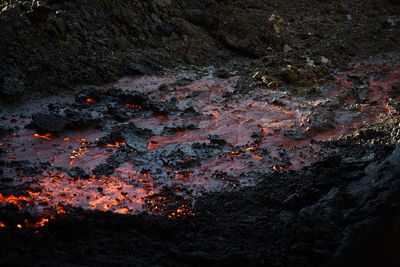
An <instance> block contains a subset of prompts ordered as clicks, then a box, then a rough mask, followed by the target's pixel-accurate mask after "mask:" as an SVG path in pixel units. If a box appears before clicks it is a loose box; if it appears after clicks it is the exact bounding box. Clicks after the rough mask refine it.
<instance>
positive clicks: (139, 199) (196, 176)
mask: <svg viewBox="0 0 400 267" xmlns="http://www.w3.org/2000/svg"><path fill="white" fill-rule="evenodd" d="M389 63H390V62H388V63H387V64H386V63H385V65H381V66H379V65H378V64H372V65H371V64H367V63H358V64H355V66H354V68H353V69H352V70H350V71H346V72H340V73H337V74H336V75H335V79H336V82H335V83H334V84H331V85H329V86H326V87H321V92H322V93H321V95H315V96H305V95H304V96H303V95H293V96H292V95H290V94H288V93H287V92H285V91H284V90H283V89H282V90H281V89H276V88H275V89H271V88H256V89H254V90H253V91H251V92H250V93H248V94H245V95H240V96H234V97H232V98H230V97H229V95H230V94H229V93H232V92H234V90H235V89H234V86H235V84H236V83H237V81H238V80H239V77H231V78H229V79H217V78H210V77H206V78H202V79H200V80H197V81H194V82H192V83H191V84H189V85H187V86H184V85H179V86H178V85H174V83H175V82H176V81H177V80H178V79H179V78H182V77H184V76H185V75H187V74H188V73H187V72H181V73H177V72H170V73H167V74H165V75H159V76H143V77H139V78H134V79H130V78H125V79H122V80H121V81H120V82H119V83H118V84H117V86H118V87H120V88H122V89H125V90H137V91H140V92H142V93H146V94H147V95H148V96H149V97H152V98H155V99H165V100H171V99H172V98H175V99H177V101H179V102H182V103H183V104H185V101H187V99H190V102H189V104H190V106H192V107H193V108H194V109H195V110H196V111H198V112H200V113H201V114H202V115H200V116H192V117H190V116H188V117H185V116H174V115H169V116H166V115H153V116H150V115H149V116H147V117H139V118H136V119H134V120H133V122H134V123H135V124H136V125H138V126H141V127H144V128H152V129H160V128H162V127H166V128H168V127H169V128H173V127H174V126H176V125H190V124H194V125H195V126H196V128H191V129H190V130H179V131H176V132H173V133H171V134H169V133H168V134H165V135H156V136H153V137H151V138H150V140H149V142H148V144H147V149H148V150H149V151H151V152H153V151H154V153H157V152H160V153H161V152H162V150H161V149H162V148H164V147H166V146H168V145H172V144H193V143H197V142H198V143H200V144H206V145H209V144H210V143H211V141H210V140H211V139H210V136H215V135H217V136H219V137H220V138H221V139H223V140H225V141H226V142H227V144H226V146H224V148H223V149H222V148H221V151H222V152H221V153H220V154H216V155H214V156H212V157H211V156H210V158H206V159H205V160H202V161H201V162H198V164H195V165H193V166H191V167H187V168H186V167H185V168H179V167H178V166H177V167H176V169H175V168H172V167H171V169H168V168H166V170H168V171H169V173H170V174H169V176H168V177H157V175H155V174H153V173H151V172H149V173H147V172H146V173H140V172H138V171H137V169H136V168H137V166H138V165H135V164H137V163H135V162H133V160H132V162H125V163H123V164H121V165H120V166H119V167H118V168H116V169H115V170H114V173H113V174H111V175H109V176H97V175H95V174H94V173H93V172H92V171H93V169H94V168H95V167H96V166H98V165H99V164H101V163H106V162H107V159H108V157H110V156H111V155H113V154H114V153H115V152H116V151H118V149H123V148H125V149H126V147H127V145H126V143H125V142H124V141H122V140H119V141H120V142H115V143H109V144H103V145H101V146H100V145H97V144H96V140H97V139H98V138H99V137H101V136H102V135H104V134H105V133H104V132H101V131H95V130H90V131H86V132H84V131H82V132H76V133H72V132H68V133H65V135H63V136H53V135H51V134H44V135H39V134H37V133H34V132H32V131H30V130H26V129H24V130H21V131H19V132H18V133H15V134H14V135H12V136H11V137H10V138H8V139H5V140H4V142H3V141H1V145H2V148H5V149H7V152H6V153H5V155H4V156H5V158H6V159H8V161H21V160H29V161H30V162H33V163H41V162H49V163H50V164H51V165H53V166H56V167H62V168H67V169H68V168H71V167H72V166H73V167H81V168H82V169H83V170H84V171H86V172H87V174H88V177H85V178H84V177H75V178H72V177H70V176H69V175H67V174H66V172H65V171H54V172H50V171H46V172H44V173H43V174H42V175H41V176H38V177H24V176H23V175H22V174H18V173H16V174H13V176H12V177H13V178H14V180H13V183H15V184H18V183H21V184H23V183H26V182H30V183H32V184H35V185H37V186H38V187H39V188H41V189H42V190H40V191H28V190H26V191H25V192H24V193H23V194H20V195H6V194H1V193H0V203H12V204H15V205H16V206H17V207H18V208H20V209H23V208H24V207H26V206H35V207H37V209H38V210H39V213H40V212H41V214H47V215H46V216H47V217H46V216H43V217H42V218H41V219H40V220H38V221H34V222H24V223H22V222H21V223H20V224H18V225H19V226H17V227H19V228H23V227H40V226H45V225H46V224H47V223H49V220H51V218H52V217H51V216H50V215H49V214H51V212H50V213H45V212H44V210H46V209H51V208H52V209H54V210H55V211H56V212H55V213H56V214H65V213H68V209H67V208H65V207H78V208H83V209H90V210H100V211H111V212H115V213H120V214H134V213H137V212H139V211H143V210H146V209H147V210H148V211H150V212H153V213H163V212H167V208H168V207H169V206H170V205H171V204H174V205H176V206H177V208H176V209H175V210H174V211H172V212H170V211H168V214H167V216H168V217H170V218H174V217H183V216H191V215H194V213H193V211H192V210H191V207H190V205H188V204H186V203H180V202H179V201H177V200H171V199H169V198H167V197H164V196H158V195H157V194H158V193H160V190H161V188H162V187H163V186H164V185H165V184H169V185H173V186H176V188H181V187H183V188H186V189H188V190H189V191H190V192H191V193H190V194H191V195H190V196H189V197H195V196H196V194H198V193H202V192H205V191H217V190H235V188H237V187H239V186H241V185H246V184H251V182H249V181H244V180H243V179H242V176H243V175H242V174H243V173H247V172H249V171H260V172H262V171H274V172H275V171H276V172H281V171H286V170H288V169H300V168H302V167H303V166H306V165H309V164H311V163H312V162H313V161H315V160H318V159H320V158H321V157H323V156H324V155H325V154H326V152H327V151H326V150H323V149H322V148H321V145H320V144H318V143H316V142H315V141H324V140H328V139H331V138H337V137H339V136H341V135H344V134H348V133H351V132H353V131H355V130H357V129H360V128H362V127H366V126H368V125H371V124H373V123H375V122H377V120H378V119H379V117H380V116H383V115H385V114H386V113H388V112H390V111H391V108H390V106H389V105H388V103H387V93H388V90H389V89H390V88H391V87H392V86H393V85H395V84H398V83H400V64H399V63H396V64H391V65H390V64H389ZM392 65H393V66H392ZM374 72H387V75H385V76H384V78H382V77H380V78H376V77H375V76H374ZM350 75H353V76H354V75H359V76H360V77H361V76H362V75H364V76H365V77H368V78H367V79H369V80H367V81H365V82H366V84H367V85H366V87H365V89H363V90H361V89H360V90H358V91H357V93H351V89H352V88H353V87H354V86H357V85H356V83H355V82H353V81H352V80H351V78H350ZM364 76H362V77H364ZM163 84H167V85H168V86H166V87H165V86H162V85H163ZM160 86H162V90H161V89H159V88H160ZM165 88H166V89H165ZM194 92H195V94H194ZM227 95H228V96H227ZM89 100H90V101H89ZM92 100H93V99H87V101H86V102H88V103H95V102H96V101H95V100H93V101H94V102H93V101H92ZM274 100H275V101H274ZM276 101H279V102H281V104H279V105H277V104H274V103H276ZM335 101H336V102H335ZM186 104H187V103H186ZM189 104H188V105H189ZM125 107H126V108H134V109H141V108H142V107H141V106H138V105H131V104H125ZM138 112H141V111H139V110H138ZM160 132H161V131H160ZM128 143H129V142H128ZM221 146H222V145H221ZM157 150H158V151H157ZM128 151H129V150H128ZM131 151H132V153H135V154H136V155H138V154H139V152H138V151H136V150H134V149H131ZM142 153H143V152H142ZM195 160H196V159H195V158H193V157H191V156H187V157H186V158H184V159H182V161H183V163H187V162H189V163H190V162H195ZM151 171H152V170H151ZM178 193H180V192H178ZM182 194H184V193H182ZM153 196H154V197H153ZM151 197H153V198H151ZM145 205H147V208H145ZM6 226H7V227H8V225H6V224H5V222H0V227H6ZM14 227H15V225H14Z"/></svg>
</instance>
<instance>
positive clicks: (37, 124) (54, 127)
mask: <svg viewBox="0 0 400 267" xmlns="http://www.w3.org/2000/svg"><path fill="white" fill-rule="evenodd" d="M67 124H68V121H67V120H65V119H63V118H60V117H56V116H54V115H51V114H47V113H36V114H33V115H32V123H31V125H32V126H33V127H34V128H35V129H36V130H37V131H39V132H44V133H49V132H50V133H56V132H60V131H61V130H62V129H63V128H64V127H65V126H66V125H67Z"/></svg>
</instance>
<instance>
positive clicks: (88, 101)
mask: <svg viewBox="0 0 400 267" xmlns="http://www.w3.org/2000/svg"><path fill="white" fill-rule="evenodd" d="M86 103H97V101H96V100H94V99H93V98H88V99H86Z"/></svg>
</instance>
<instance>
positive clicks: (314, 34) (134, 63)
mask: <svg viewBox="0 0 400 267" xmlns="http://www.w3.org/2000/svg"><path fill="white" fill-rule="evenodd" d="M0 6H1V8H2V11H1V13H0V29H1V30H0V39H1V41H0V94H1V101H2V104H1V110H0V111H1V114H2V118H1V119H2V125H1V128H0V130H1V133H0V134H1V138H2V140H7V142H8V140H11V139H13V138H14V137H13V135H12V134H13V133H16V132H18V131H20V130H23V128H24V127H25V123H24V122H25V121H30V120H31V116H32V115H33V116H32V122H31V124H30V125H29V126H27V130H28V131H29V128H31V129H33V130H34V131H36V132H37V134H38V135H40V138H42V139H45V140H47V139H57V138H61V137H60V136H62V134H63V133H66V132H68V131H74V130H77V129H78V130H82V129H85V130H87V129H89V130H92V129H93V131H94V130H101V131H104V132H106V133H107V134H106V135H105V137H104V138H102V139H100V140H97V141H93V143H90V142H89V143H87V144H84V146H85V147H86V146H87V147H90V148H93V149H97V150H99V151H100V152H101V153H103V154H108V153H111V154H112V155H111V156H110V157H108V160H107V162H106V163H103V164H98V165H97V167H96V170H93V173H95V174H96V175H103V176H107V175H110V174H112V173H113V172H114V171H115V170H116V169H118V168H119V167H120V165H122V164H123V163H124V162H125V161H126V160H127V158H128V159H129V158H130V157H132V158H131V159H132V160H141V161H142V162H146V159H148V158H157V160H158V161H159V162H161V163H159V164H160V166H163V167H166V168H172V167H176V166H178V167H180V168H181V169H182V170H187V169H191V168H195V167H196V166H197V165H198V164H200V163H201V160H202V159H204V158H205V157H207V156H209V157H214V156H215V157H216V156H217V155H222V154H224V155H225V154H229V153H231V152H232V147H230V146H229V145H230V144H233V141H230V140H229V138H225V139H224V138H221V137H219V136H216V135H214V136H210V137H209V138H208V140H207V144H205V145H204V144H203V145H196V144H191V145H190V146H189V145H187V146H185V145H177V147H178V148H179V151H178V149H177V148H176V147H173V148H172V150H171V151H168V149H170V147H169V146H166V148H165V149H164V150H162V154H163V155H168V156H166V157H165V158H166V159H165V160H166V161H165V162H164V161H163V159H162V157H160V155H155V154H154V155H153V154H151V153H152V152H148V150H149V151H151V150H150V149H149V144H153V145H156V144H159V143H160V139H154V138H155V137H157V136H158V135H160V134H162V135H164V136H173V135H174V134H176V133H177V132H181V131H185V130H189V131H196V130H198V127H199V125H197V124H196V123H194V124H192V125H191V124H182V125H178V126H179V127H178V126H176V125H175V127H172V128H171V127H169V126H168V125H167V126H164V127H163V128H162V132H161V133H158V132H154V129H150V128H149V129H148V128H146V127H138V126H137V125H136V123H135V124H134V123H131V122H128V120H129V119H131V118H135V117H137V116H139V114H141V113H143V114H144V113H146V114H148V117H154V116H161V118H163V116H182V117H184V118H189V119H188V120H190V119H191V118H194V117H196V116H199V110H198V108H197V109H196V107H195V103H197V102H195V99H196V97H199V96H200V97H201V95H198V94H197V93H196V94H192V95H184V96H185V98H186V99H189V101H190V99H193V103H191V104H190V107H189V108H188V107H187V106H184V107H183V106H180V105H178V104H177V103H178V102H177V100H175V99H172V100H171V99H167V100H165V101H164V100H163V101H162V100H161V99H160V98H158V97H159V96H163V95H166V96H167V98H168V94H169V93H171V94H173V93H174V92H172V91H169V90H172V89H174V88H178V87H179V88H180V87H182V88H184V87H185V86H186V85H190V84H191V83H192V82H196V80H197V79H199V77H200V78H201V77H202V75H203V76H205V75H207V74H208V72H211V73H213V74H214V76H217V77H219V79H222V80H223V79H229V78H230V77H233V76H234V75H237V76H240V77H241V78H240V80H239V81H238V83H237V85H236V87H235V88H234V90H233V91H232V92H228V93H227V94H226V95H224V96H223V97H224V98H225V99H227V100H229V101H232V100H235V99H245V98H246V97H249V96H251V97H253V96H254V98H256V97H257V94H258V92H259V91H257V90H258V89H257V88H264V90H277V91H273V92H278V93H279V92H285V91H289V92H290V94H291V96H298V97H304V98H312V97H314V96H319V95H321V94H323V93H324V92H321V91H320V90H321V88H325V87H324V86H325V85H327V84H329V83H331V82H333V81H334V80H335V79H337V77H336V78H335V77H334V76H333V75H334V74H337V72H338V71H339V70H340V71H346V70H349V71H350V72H348V73H346V74H344V75H345V76H344V77H345V79H344V80H343V84H342V87H343V88H345V89H346V90H345V92H346V94H335V98H334V99H333V100H332V102H329V103H328V104H329V105H330V106H329V108H331V109H333V110H335V109H339V107H340V106H348V107H350V106H351V107H352V108H353V109H354V110H357V112H358V113H357V114H358V115H357V116H359V115H360V114H361V115H362V114H363V113H362V112H365V110H367V111H368V109H371V110H373V111H374V112H375V111H376V112H377V113H374V112H372V111H371V112H370V113H368V114H369V116H371V114H372V115H373V114H376V115H377V116H378V115H382V114H383V115H382V116H381V117H380V119H378V120H376V121H374V125H369V126H368V127H367V128H365V127H359V128H358V127H354V128H353V129H352V130H353V131H351V132H343V134H344V135H341V136H339V137H337V136H334V137H335V138H334V139H332V140H328V139H327V140H324V141H323V142H320V143H319V145H321V146H322V147H324V148H325V149H326V150H327V151H330V152H329V153H327V154H324V155H320V156H321V158H320V160H318V161H316V162H314V163H312V164H311V165H310V166H306V167H304V168H302V169H300V170H286V167H285V168H283V167H282V169H281V170H280V168H279V165H276V166H275V165H271V168H269V169H267V170H266V171H257V172H247V173H244V174H243V176H244V177H245V178H246V177H247V178H248V179H253V180H256V181H257V184H256V185H255V186H250V187H242V188H240V189H238V190H233V191H232V189H233V185H234V184H235V183H237V182H238V181H237V179H236V178H235V177H228V176H226V174H220V173H217V174H218V175H216V177H213V179H224V180H223V181H224V183H226V184H227V185H228V190H225V192H214V193H209V194H206V195H204V196H203V197H197V198H196V202H195V205H193V202H192V201H187V200H186V199H185V198H182V194H177V188H178V187H164V188H162V190H161V191H160V192H159V195H155V196H154V197H153V199H151V198H149V199H147V201H146V202H145V203H144V205H145V207H147V208H148V209H149V210H150V211H154V210H155V209H156V210H161V213H163V214H164V216H159V215H154V214H153V213H150V214H148V213H147V212H148V211H149V210H147V211H146V212H145V213H143V214H140V215H121V214H115V213H112V212H104V211H87V209H83V208H72V207H71V206H68V205H66V206H65V207H63V209H62V210H57V211H56V212H53V213H54V214H53V213H52V211H50V212H49V214H48V216H47V217H44V218H46V220H48V219H50V217H51V215H52V216H53V217H51V219H50V220H49V221H43V218H41V217H35V216H36V215H35V213H34V212H32V210H30V208H29V207H28V208H27V207H26V206H19V205H23V203H24V202H15V201H14V202H13V201H11V198H10V196H13V197H15V196H17V197H21V196H22V199H24V197H26V192H27V190H28V189H29V191H28V192H31V193H30V194H31V195H35V194H36V193H37V192H40V189H37V190H38V191H37V192H36V191H35V190H32V188H31V187H30V186H31V183H36V182H37V179H36V180H35V179H33V180H29V181H24V183H22V184H19V185H18V186H11V184H12V182H13V181H14V179H13V177H12V176H10V174H9V172H8V171H9V170H15V171H17V172H18V173H19V174H21V173H22V176H24V175H29V176H32V177H36V176H37V175H39V172H40V173H41V172H43V171H46V172H60V171H65V172H66V173H68V175H69V176H70V178H68V179H70V180H72V181H74V179H81V178H84V179H89V178H88V177H87V176H89V175H90V173H89V174H88V173H87V172H85V170H84V169H82V168H72V167H70V166H66V167H61V169H60V168H56V167H53V166H52V165H51V164H50V163H51V161H50V160H49V161H48V162H47V163H44V162H43V161H42V160H39V161H38V162H35V160H33V159H29V158H27V159H28V160H17V161H15V160H10V159H9V158H8V159H7V158H4V159H2V160H1V163H0V164H1V166H2V169H1V170H0V175H1V176H0V177H1V180H0V193H1V200H2V202H1V208H0V222H1V223H2V224H5V226H6V227H3V225H0V226H2V227H1V228H0V231H1V239H2V242H1V249H0V251H1V252H0V254H1V255H2V257H1V260H0V262H2V263H3V264H6V265H32V264H33V265H41V264H42V265H79V264H80V265H94V264H100V265H114V264H124V265H136V266H148V265H166V266H180V265H183V266H184V265H187V266H190V265H198V266H205V265H217V266H220V265H222V266H224V265H243V266H247V265H255V266H256V265H270V266H321V265H332V266H336V265H337V266H343V265H345V264H352V265H354V264H359V265H362V266H365V265H366V264H370V265H371V266H376V265H385V266H389V265H390V264H393V265H394V264H396V263H398V262H399V259H398V258H397V259H396V258H391V256H393V255H392V254H391V253H390V252H391V251H392V249H393V248H395V247H394V246H391V247H390V246H388V247H384V248H383V249H380V248H378V247H374V246H372V247H371V246H370V245H369V244H368V242H367V241H368V239H369V234H370V233H372V232H374V231H376V230H377V229H379V228H381V227H383V226H384V225H385V224H387V223H388V222H391V221H393V220H394V219H393V218H394V216H395V215H396V214H398V213H399V211H400V199H399V196H400V192H399V191H400V184H399V183H400V180H399V176H400V169H399V162H400V148H399V146H398V145H397V143H398V141H399V139H400V119H399V116H398V114H399V113H398V112H399V107H398V105H399V98H398V97H399V93H400V89H399V83H398V79H399V77H398V76H396V75H398V73H397V72H394V71H396V68H397V67H398V62H397V61H398V60H397V61H396V59H398V55H399V52H400V51H399V42H400V39H399V38H400V32H399V31H400V30H399V29H400V28H399V23H400V18H399V15H398V14H399V13H400V12H399V9H400V7H399V4H398V3H396V2H395V1H394V2H390V1H372V0H368V1H167V0H157V1H122V0H118V1H103V0H96V1H95V0H93V1H50V0H49V1H33V3H32V2H31V1H1V2H0ZM370 56H373V57H375V58H376V57H381V58H383V60H377V61H376V60H375V62H378V63H370V64H369V65H368V64H366V65H365V66H366V67H368V68H369V69H368V70H362V71H361V70H360V72H358V73H351V70H352V69H354V64H350V63H354V62H360V61H361V60H368V59H369V58H370ZM390 58H392V60H390ZM370 62H373V60H371V61H370ZM379 62H380V63H379ZM388 62H389V63H390V62H391V63H390V64H389V63H388ZM387 63H388V64H387ZM210 65H213V66H215V68H216V70H215V71H214V70H210V69H207V68H206V69H204V68H203V67H206V66H210ZM289 65H290V66H289ZM181 66H190V67H189V68H187V69H189V70H190V71H194V73H196V75H195V76H190V77H192V80H185V78H183V79H181V80H179V82H176V83H170V84H168V85H167V87H165V85H164V84H163V85H162V86H159V87H157V88H158V90H159V92H160V94H159V95H157V97H151V96H149V95H146V94H143V93H141V92H126V91H124V90H121V89H116V88H112V87H110V86H108V87H107V86H106V88H108V89H107V90H106V89H104V88H98V87H95V86H86V87H82V85H85V84H89V85H103V84H105V83H109V82H115V81H116V80H117V79H118V78H120V77H122V76H126V75H128V76H132V75H146V74H147V75H150V74H151V75H154V74H160V75H161V74H162V73H164V72H165V71H167V70H168V69H172V68H175V67H181ZM362 66H364V65H362ZM396 66H397V67H396ZM187 69H186V70H187ZM390 73H394V74H393V75H392V76H390V75H391V74H390ZM193 77H197V78H193ZM370 77H374V79H375V80H371V79H370ZM388 77H389V78H388ZM388 79H389V80H388ZM390 79H391V80H390ZM371 81H373V82H375V81H377V83H375V84H374V83H372V82H371ZM349 82H351V86H349V87H346V86H347V85H348V83H349ZM379 82H382V83H380V84H379ZM383 82H387V83H386V84H384V83H383ZM119 86H120V87H123V86H121V84H119ZM321 86H322V87H321ZM366 86H371V88H372V89H374V88H375V89H376V91H378V92H383V91H385V90H386V91H385V94H383V95H381V94H376V95H374V93H372V94H369V96H368V93H369V92H370V91H371V90H369V91H366V90H367V89H366ZM385 86H386V87H385ZM117 87H118V86H117ZM326 88H328V87H326ZM383 89H385V90H383ZM364 91H365V92H366V95H367V96H365V95H363V93H365V92H364ZM372 91H373V92H374V90H372ZM60 92H61V93H62V94H65V95H66V97H60V96H59V93H60ZM157 92H158V91H157ZM44 96H45V97H47V98H44ZM68 97H70V98H68ZM41 98H43V99H44V100H41ZM63 98H64V99H63ZM178 100H179V101H181V100H180V99H178ZM43 101H45V102H43ZM266 101H267V102H270V104H271V105H274V107H275V108H281V109H283V108H284V107H285V105H287V103H286V102H285V99H284V100H281V99H280V98H278V99H276V98H269V99H267V100H266ZM282 101H283V102H282ZM380 101H383V102H380ZM43 103H44V104H43ZM29 105H31V106H29ZM386 107H387V108H388V111H386V110H385V108H386ZM65 110H67V111H68V112H65V113H64V115H62V116H61V115H60V114H61V113H62V112H64V111H65ZM61 111H62V112H61ZM361 115H360V116H361ZM215 116H216V115H215ZM323 116H325V115H323ZM323 116H322V117H317V118H323V120H324V121H325V122H326V121H327V120H329V117H323ZM55 121H57V122H55ZM114 122H115V123H114ZM125 122H127V124H124V123H125ZM115 125H117V126H115ZM308 126H309V129H311V130H307V131H304V133H302V134H303V135H307V136H308V135H311V136H316V135H317V134H318V133H319V132H320V131H322V132H324V131H325V129H331V128H332V127H331V126H329V125H327V124H322V125H320V124H316V123H312V122H310V125H308ZM330 127H331V128H330ZM333 128H334V127H333ZM160 129H161V128H160ZM310 131H311V132H310ZM49 132H51V133H52V136H46V135H45V134H47V133H49ZM261 133H263V132H261ZM259 134H260V133H259ZM303 135H302V137H301V138H305V137H303ZM62 137H63V138H64V136H62ZM258 137H259V136H258V135H257V134H254V136H253V137H252V138H253V139H252V140H253V141H254V142H255V143H257V138H258ZM32 138H36V139H38V137H37V136H36V137H35V136H34V137H32ZM46 138H47V139H46ZM152 138H153V139H152ZM292 138H293V136H292ZM149 140H156V141H157V142H158V143H157V142H156V143H149V142H150V141H149ZM67 141H68V142H69V140H67ZM86 141H87V140H86ZM86 141H85V142H86ZM22 142H23V141H22ZM122 142H124V143H122ZM5 143H6V141H5V142H2V144H5ZM237 143H238V144H239V141H238V142H237ZM68 145H71V146H73V144H69V143H68V144H67V145H65V147H67V146H68ZM107 145H109V147H107ZM150 148H151V147H150ZM249 148H250V147H246V146H244V145H242V147H239V148H238V151H239V150H240V149H242V150H243V151H239V152H245V150H246V149H249ZM0 149H1V151H0V152H1V153H2V154H4V155H6V156H7V153H8V152H7V149H6V148H4V146H2V148H0ZM132 149H135V151H132ZM161 149H162V148H161ZM103 150H104V151H103ZM157 151H160V150H157ZM238 151H235V153H234V155H235V156H236V154H239V152H238ZM132 152H133V153H132ZM247 152H248V155H249V157H251V155H252V154H251V153H252V152H253V150H250V152H249V151H247ZM255 152H257V153H259V151H255ZM179 153H181V154H179ZM285 153H286V152H285ZM78 154H79V152H77V153H75V154H74V155H73V156H78ZM176 155H178V156H176ZM180 155H181V156H180ZM255 155H256V159H258V158H257V157H261V156H263V155H262V154H260V153H259V154H255ZM158 157H159V158H158ZM282 157H284V156H282ZM182 158H183V160H182ZM68 162H69V161H68ZM151 164H152V162H151ZM282 166H283V165H282ZM273 167H275V169H273ZM276 167H278V168H276ZM62 168H64V169H62ZM151 171H152V166H151V165H150V166H146V165H145V164H144V165H143V166H142V169H141V175H143V174H146V175H147V174H148V173H150V174H151ZM186 174H187V172H186V173H185V172H182V173H179V175H183V177H185V176H186ZM35 175H36V176H35ZM146 175H144V177H142V178H143V180H144V181H145V182H146V183H148V182H149V181H147V180H146ZM166 175H169V174H166ZM242 178H243V177H242ZM16 179H17V178H15V180H16ZM219 181H220V180H219ZM150 182H152V181H150ZM95 189H96V190H97V191H98V193H100V194H103V193H102V192H103V190H105V188H102V189H99V188H95ZM178 189H179V190H184V189H182V188H178ZM96 190H95V191H96ZM179 190H178V191H179ZM124 193H125V192H124ZM127 194H128V196H129V192H128V193H127ZM29 201H30V200H29V199H28V200H27V202H29ZM21 203H22V204H21ZM177 203H179V205H185V206H184V209H183V210H184V211H183V213H182V215H183V216H179V217H176V216H175V214H174V216H172V213H173V212H175V213H176V211H177V210H178V209H179V208H180V207H178V206H177ZM46 205H47V204H46V203H45V204H42V206H46ZM28 206H29V205H28ZM66 213H67V214H66ZM193 214H195V215H194V216H193ZM168 215H170V216H168ZM170 217H172V219H171V218H170ZM18 225H20V226H21V227H18ZM43 225H45V227H37V226H43ZM32 226H33V228H31V227H32ZM391 227H392V228H390V229H396V227H398V221H395V222H394V223H392V225H391ZM20 228H22V229H20ZM385 231H386V232H387V231H389V233H393V232H395V231H394V230H393V231H392V232H390V230H385ZM385 231H383V233H385ZM382 236H383V237H385V236H386V237H387V236H390V234H388V235H384V234H381V235H380V236H378V237H376V238H377V240H378V241H377V242H382V244H390V245H391V243H390V242H389V241H391V242H393V243H394V244H395V241H397V239H396V238H398V236H395V237H393V236H392V237H391V238H389V239H386V240H384V241H382V240H379V237H382ZM364 243H365V244H367V245H365V246H366V247H367V249H369V250H368V251H370V252H369V253H368V255H365V253H364V254H363V251H365V250H362V251H361V252H357V251H356V248H359V247H362V245H360V244H364ZM357 253H358V254H357ZM354 255H355V256H354ZM359 255H362V257H363V258H360V257H359Z"/></svg>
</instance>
